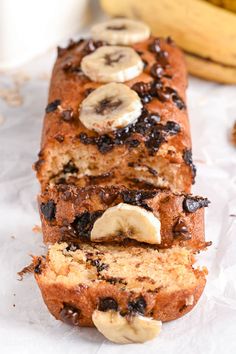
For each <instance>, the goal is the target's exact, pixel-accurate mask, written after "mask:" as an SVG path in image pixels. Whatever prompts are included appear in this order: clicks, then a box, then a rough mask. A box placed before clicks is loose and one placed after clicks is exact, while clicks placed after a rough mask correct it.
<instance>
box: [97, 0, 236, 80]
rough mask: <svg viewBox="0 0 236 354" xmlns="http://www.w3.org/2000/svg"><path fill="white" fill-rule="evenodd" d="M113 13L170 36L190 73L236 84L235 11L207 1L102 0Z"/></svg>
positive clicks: (107, 10) (106, 10) (158, 33)
mask: <svg viewBox="0 0 236 354" xmlns="http://www.w3.org/2000/svg"><path fill="white" fill-rule="evenodd" d="M100 2H101V6H102V8H103V9H104V11H105V12H106V13H108V14H109V15H111V16H126V17H131V18H136V19H139V20H141V21H144V22H146V23H147V24H149V26H150V27H151V30H152V33H153V34H154V35H157V36H163V37H166V36H171V37H173V39H174V40H175V42H176V43H177V44H178V45H179V47H180V48H182V49H183V50H184V51H185V52H186V53H187V54H186V61H187V65H188V69H189V72H190V73H192V74H194V75H197V76H199V77H202V78H205V79H208V80H214V81H218V82H223V83H231V84H233V83H236V14H234V13H233V12H230V11H226V10H225V9H222V8H220V7H217V6H215V5H213V4H211V3H209V2H207V1H204V0H161V1H159V0H158V1H157V0H145V1H143V0H119V1H117V0H100Z"/></svg>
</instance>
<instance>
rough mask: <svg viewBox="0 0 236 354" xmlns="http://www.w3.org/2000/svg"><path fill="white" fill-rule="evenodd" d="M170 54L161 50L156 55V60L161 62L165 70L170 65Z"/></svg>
mask: <svg viewBox="0 0 236 354" xmlns="http://www.w3.org/2000/svg"><path fill="white" fill-rule="evenodd" d="M168 57H169V54H168V52H167V51H165V50H161V51H159V52H158V53H157V54H156V59H157V61H158V62H159V64H160V65H161V66H163V67H164V68H165V67H166V66H168V65H169V60H168Z"/></svg>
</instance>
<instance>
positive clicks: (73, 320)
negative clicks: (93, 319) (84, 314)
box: [60, 304, 81, 326]
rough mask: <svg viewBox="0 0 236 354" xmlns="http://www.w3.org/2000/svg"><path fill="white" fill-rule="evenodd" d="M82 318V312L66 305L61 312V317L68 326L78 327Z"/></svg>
mask: <svg viewBox="0 0 236 354" xmlns="http://www.w3.org/2000/svg"><path fill="white" fill-rule="evenodd" d="M80 316H81V311H80V310H79V309H77V308H76V307H74V306H71V305H67V304H65V305H64V307H63V309H62V310H61V312H60V317H61V319H62V321H63V322H66V323H68V324H71V325H74V326H78V325H79V319H80Z"/></svg>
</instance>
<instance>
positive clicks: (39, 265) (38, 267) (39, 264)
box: [34, 258, 42, 274]
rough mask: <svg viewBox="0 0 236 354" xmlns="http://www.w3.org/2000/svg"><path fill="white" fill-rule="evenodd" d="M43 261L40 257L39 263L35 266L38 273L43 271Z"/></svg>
mask: <svg viewBox="0 0 236 354" xmlns="http://www.w3.org/2000/svg"><path fill="white" fill-rule="evenodd" d="M41 263H42V259H41V258H38V260H37V264H36V266H35V267H34V272H35V273H36V274H41V271H42V269H41Z"/></svg>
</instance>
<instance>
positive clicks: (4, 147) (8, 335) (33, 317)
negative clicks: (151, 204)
mask: <svg viewBox="0 0 236 354" xmlns="http://www.w3.org/2000/svg"><path fill="white" fill-rule="evenodd" d="M54 55H55V53H48V54H47V55H46V56H44V57H42V58H38V60H35V61H34V62H33V63H32V64H30V65H28V66H27V74H29V75H30V80H28V81H26V82H25V83H24V84H23V85H21V86H20V88H19V92H20V94H21V95H22V97H23V104H22V106H19V107H10V106H9V105H8V104H7V103H6V102H5V101H4V100H1V99H0V116H2V118H0V122H2V123H0V124H1V125H0V237H1V245H0V269H1V272H0V352H1V353H2V354H5V353H7V354H9V353H12V354H13V353H17V354H21V353H24V354H28V353H32V352H33V353H34V354H39V353H44V354H49V353H57V354H62V353H67V354H74V353H81V354H95V353H96V354H98V353H99V354H101V353H102V354H110V353H111V354H118V353H124V352H125V353H127V354H129V353H135V354H141V353H146V352H148V353H149V354H154V353H155V354H156V353H160V354H171V353H175V354H185V353H191V354H199V353H201V354H225V353H227V354H235V353H236V217H233V216H230V214H234V215H236V148H233V147H231V145H230V144H229V141H228V134H229V130H230V128H231V126H232V124H233V121H234V120H235V119H236V100H235V96H236V87H235V86H234V87H232V86H231V87H227V86H222V85H217V84H213V83H207V82H204V81H200V80H197V79H191V80H190V87H189V90H188V96H189V99H188V106H189V114H190V120H191V127H192V137H193V145H194V159H195V162H196V163H197V168H198V174H197V181H196V185H195V187H194V192H195V193H199V194H201V195H204V196H207V197H209V199H210V200H211V205H210V207H209V208H208V209H207V212H206V238H207V240H212V241H213V246H212V247H211V248H210V250H209V251H208V252H207V253H204V254H202V255H201V256H200V258H201V263H203V264H207V266H208V268H209V276H208V283H207V286H206V289H205V292H204V294H203V296H202V298H201V300H200V302H199V304H198V305H197V307H196V308H195V309H194V310H193V311H192V312H191V313H190V314H188V315H186V316H185V317H183V318H181V319H179V320H176V321H173V322H171V323H167V324H164V325H163V329H162V333H161V335H160V336H159V337H158V338H157V339H156V340H154V341H152V342H149V343H147V344H144V345H126V346H119V345H114V344H111V343H109V342H108V341H106V340H104V338H103V337H102V336H101V335H100V334H99V333H98V332H96V330H94V329H78V328H71V327H69V326H67V325H65V324H63V323H60V322H58V321H56V320H54V318H53V317H52V316H51V315H49V314H48V311H47V309H46V307H45V305H44V303H43V301H42V298H41V295H40V292H39V290H38V288H37V286H36V284H35V281H34V278H33V276H26V277H25V279H24V280H23V281H21V282H20V281H18V280H17V275H16V273H17V271H19V270H20V269H21V268H22V267H24V266H25V265H26V264H28V263H29V262H30V256H29V255H30V254H40V253H41V252H43V251H44V247H43V245H42V237H41V235H40V234H36V233H34V232H32V231H31V230H32V227H33V226H34V225H35V224H39V217H38V213H37V207H36V194H37V192H38V190H39V186H38V183H37V181H36V179H35V176H34V173H33V171H32V170H31V165H32V163H33V162H34V161H35V160H36V154H37V152H38V151H39V140H40V135H41V126H42V117H43V114H44V108H45V106H46V97H47V88H48V81H47V80H45V78H44V77H45V73H49V72H50V69H51V64H52V62H53V60H54ZM22 70H23V69H22ZM24 71H25V72H26V69H24ZM15 80H16V77H15ZM18 81H19V77H18ZM3 87H4V88H5V89H6V88H11V87H13V79H12V77H11V76H10V75H8V76H6V75H2V76H0V93H1V89H2V88H3ZM14 305H15V306H14Z"/></svg>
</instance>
